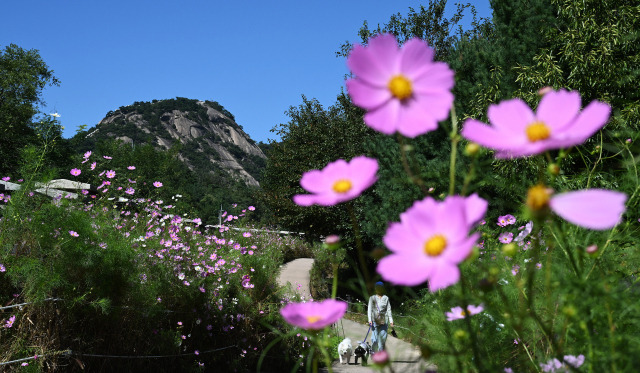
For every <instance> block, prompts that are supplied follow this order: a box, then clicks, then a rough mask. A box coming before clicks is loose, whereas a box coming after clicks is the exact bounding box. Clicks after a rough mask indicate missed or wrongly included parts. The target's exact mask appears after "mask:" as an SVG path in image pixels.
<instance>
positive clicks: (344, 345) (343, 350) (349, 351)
mask: <svg viewBox="0 0 640 373" xmlns="http://www.w3.org/2000/svg"><path fill="white" fill-rule="evenodd" d="M352 355H353V347H352V346H351V339H349V338H345V339H343V340H342V342H340V344H339V345H338V356H339V357H340V364H350V361H351V356H352ZM343 359H344V360H343Z"/></svg>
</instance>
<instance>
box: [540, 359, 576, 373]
mask: <svg viewBox="0 0 640 373" xmlns="http://www.w3.org/2000/svg"><path fill="white" fill-rule="evenodd" d="M563 360H564V363H563V362H561V361H560V360H558V359H556V358H553V359H551V360H549V361H547V363H546V364H545V363H540V368H541V369H542V371H543V372H558V373H559V372H568V371H569V367H567V365H565V363H566V364H568V365H571V366H573V367H574V368H579V367H580V366H582V364H584V355H579V356H573V355H565V356H564V359H563Z"/></svg>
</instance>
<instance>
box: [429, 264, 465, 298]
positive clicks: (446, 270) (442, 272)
mask: <svg viewBox="0 0 640 373" xmlns="http://www.w3.org/2000/svg"><path fill="white" fill-rule="evenodd" d="M459 280H460V270H459V269H458V267H457V266H455V265H438V266H434V268H433V272H432V273H431V276H429V291H431V292H432V293H433V292H435V291H437V290H440V289H444V288H446V287H449V286H451V285H453V284H455V283H457V282H458V281H459Z"/></svg>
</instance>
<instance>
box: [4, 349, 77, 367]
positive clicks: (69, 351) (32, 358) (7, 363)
mask: <svg viewBox="0 0 640 373" xmlns="http://www.w3.org/2000/svg"><path fill="white" fill-rule="evenodd" d="M70 354H71V350H64V351H58V352H53V353H50V354H46V355H34V356H30V357H25V358H22V359H18V360H11V361H5V362H1V363H0V365H9V364H13V363H20V362H23V361H28V360H35V359H42V358H44V357H47V356H56V355H67V356H69V355H70Z"/></svg>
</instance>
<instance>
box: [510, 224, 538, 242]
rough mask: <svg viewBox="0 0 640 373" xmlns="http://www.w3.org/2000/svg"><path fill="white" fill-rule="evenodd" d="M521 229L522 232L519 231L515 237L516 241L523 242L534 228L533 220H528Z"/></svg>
mask: <svg viewBox="0 0 640 373" xmlns="http://www.w3.org/2000/svg"><path fill="white" fill-rule="evenodd" d="M520 229H522V230H521V231H520V233H518V236H517V237H516V238H514V239H513V240H514V241H515V242H521V241H522V240H524V239H525V238H527V236H528V235H530V234H531V231H532V230H533V222H532V221H530V222H528V223H527V224H525V225H524V226H522V227H520Z"/></svg>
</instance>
